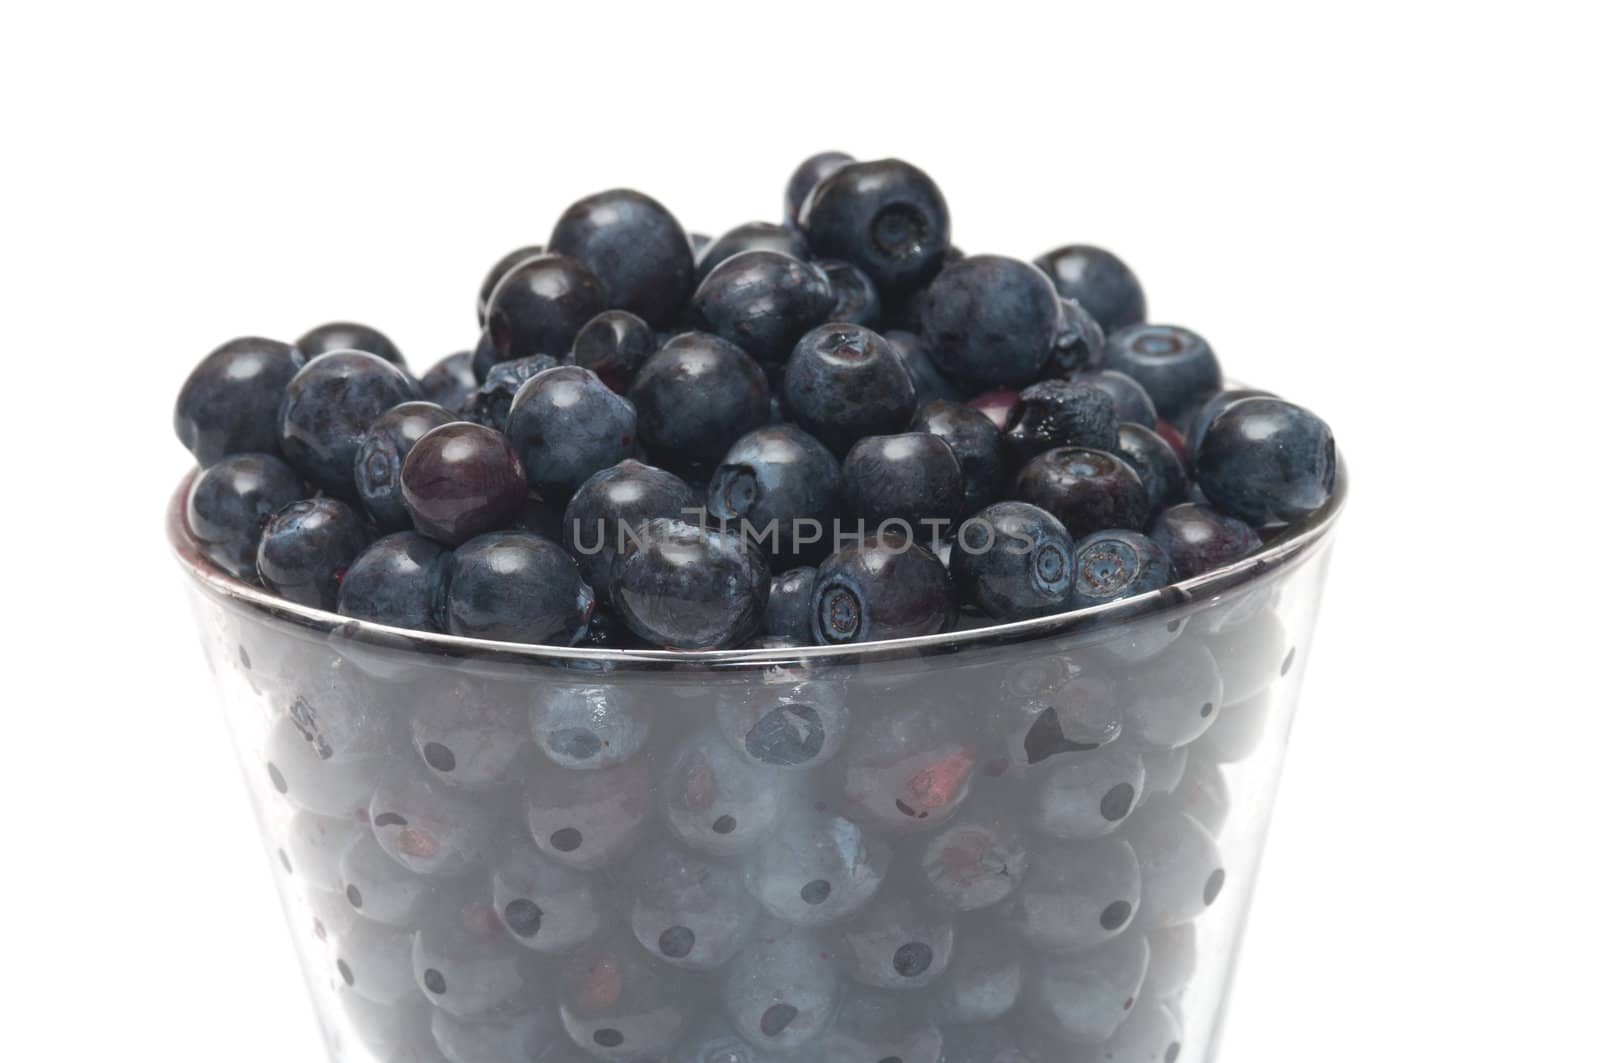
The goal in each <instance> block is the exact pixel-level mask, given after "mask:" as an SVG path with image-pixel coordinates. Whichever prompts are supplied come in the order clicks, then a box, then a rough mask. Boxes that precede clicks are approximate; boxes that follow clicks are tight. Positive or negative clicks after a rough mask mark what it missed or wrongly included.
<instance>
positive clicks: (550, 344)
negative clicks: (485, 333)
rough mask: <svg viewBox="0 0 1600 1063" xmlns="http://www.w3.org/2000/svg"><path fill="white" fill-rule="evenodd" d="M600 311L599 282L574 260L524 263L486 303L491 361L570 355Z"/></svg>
mask: <svg viewBox="0 0 1600 1063" xmlns="http://www.w3.org/2000/svg"><path fill="white" fill-rule="evenodd" d="M604 309H606V300H605V296H604V294H603V292H602V289H601V287H600V281H599V280H597V279H596V278H595V275H594V274H593V273H591V272H589V270H588V268H587V267H585V266H584V264H583V263H581V262H579V261H578V260H577V259H575V258H570V257H568V256H566V255H557V254H544V255H535V256H534V257H533V258H528V259H524V260H522V261H521V262H519V263H517V264H516V265H515V266H513V267H512V268H511V271H510V272H509V273H507V274H506V275H505V276H504V277H503V278H501V280H500V283H499V284H498V285H497V286H496V287H495V290H494V298H493V299H491V300H490V302H489V318H488V328H489V335H490V337H491V338H492V339H493V341H494V353H495V358H494V360H495V361H497V362H509V361H511V360H512V359H514V358H527V357H529V356H530V355H535V354H547V355H550V356H551V357H554V358H561V357H562V356H564V355H565V354H566V353H567V352H568V351H569V350H571V349H572V340H573V338H574V337H575V336H577V334H578V330H579V329H581V328H583V326H584V325H587V324H588V323H589V320H590V319H591V318H593V317H594V316H595V315H596V314H598V313H599V312H600V311H602V310H604ZM476 367H477V363H476V362H474V369H476Z"/></svg>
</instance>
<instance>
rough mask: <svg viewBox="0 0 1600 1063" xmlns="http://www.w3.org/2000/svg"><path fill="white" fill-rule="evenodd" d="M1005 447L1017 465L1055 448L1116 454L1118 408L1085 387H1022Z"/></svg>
mask: <svg viewBox="0 0 1600 1063" xmlns="http://www.w3.org/2000/svg"><path fill="white" fill-rule="evenodd" d="M1005 441H1006V448H1007V450H1009V451H1010V452H1011V458H1012V460H1013V461H1015V462H1016V463H1017V464H1019V465H1020V464H1022V463H1023V462H1025V461H1027V460H1028V459H1029V458H1031V457H1033V456H1034V455H1035V454H1042V453H1044V452H1045V451H1047V450H1053V449H1054V448H1056V447H1092V448H1094V449H1095V450H1114V449H1115V448H1116V445H1117V408H1116V404H1115V403H1114V402H1112V401H1111V396H1110V395H1107V394H1106V393H1105V392H1103V391H1101V390H1100V389H1099V388H1094V387H1090V386H1089V385H1087V384H1075V383H1072V382H1069V381H1066V380H1041V381H1040V382H1039V383H1037V384H1034V385H1032V386H1031V387H1027V388H1024V389H1023V391H1022V394H1021V395H1020V396H1019V397H1018V399H1017V405H1016V406H1015V407H1014V408H1013V409H1012V410H1011V414H1010V416H1009V417H1008V418H1007V422H1006V432H1005Z"/></svg>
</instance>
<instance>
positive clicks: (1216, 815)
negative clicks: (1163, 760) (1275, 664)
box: [1168, 694, 1272, 838]
mask: <svg viewBox="0 0 1600 1063" xmlns="http://www.w3.org/2000/svg"><path fill="white" fill-rule="evenodd" d="M1271 713H1272V697H1271V695H1268V694H1257V695H1256V696H1255V697H1253V698H1251V699H1250V700H1249V701H1241V702H1237V703H1235V704H1233V705H1224V706H1223V707H1222V708H1220V709H1218V710H1217V722H1216V723H1215V724H1213V725H1212V727H1211V729H1210V730H1209V731H1207V732H1206V733H1205V734H1204V735H1202V736H1201V737H1200V740H1199V741H1198V742H1196V743H1195V744H1194V745H1193V746H1192V747H1189V748H1191V749H1192V754H1191V755H1190V756H1189V757H1188V758H1187V759H1186V761H1185V763H1184V770H1183V778H1182V779H1180V780H1179V781H1178V785H1177V786H1175V787H1173V790H1172V796H1171V797H1170V798H1169V799H1168V800H1169V801H1170V802H1171V804H1172V805H1173V807H1175V808H1178V809H1181V810H1182V811H1183V812H1185V813H1187V814H1188V815H1190V816H1193V817H1194V820H1195V822H1196V823H1198V824H1200V825H1201V826H1202V827H1204V828H1205V829H1206V833H1207V834H1210V835H1211V836H1212V837H1213V838H1215V837H1219V836H1220V835H1221V834H1222V830H1223V828H1224V827H1226V826H1227V825H1228V811H1229V808H1230V806H1231V804H1232V799H1231V797H1230V796H1229V793H1228V782H1227V780H1226V779H1225V778H1224V777H1223V774H1222V765H1223V764H1237V763H1238V762H1239V761H1241V760H1244V759H1246V758H1247V757H1249V756H1250V754H1251V753H1253V752H1254V751H1255V748H1256V746H1257V745H1259V744H1260V742H1261V739H1262V737H1263V736H1264V735H1265V734H1266V731H1267V726H1268V722H1269V719H1270V717H1271Z"/></svg>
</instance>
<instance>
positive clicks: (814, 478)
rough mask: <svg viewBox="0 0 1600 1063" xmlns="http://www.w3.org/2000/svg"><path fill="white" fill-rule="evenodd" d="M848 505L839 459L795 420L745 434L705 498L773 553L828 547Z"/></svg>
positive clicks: (736, 527) (715, 475) (713, 477)
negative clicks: (835, 523)
mask: <svg viewBox="0 0 1600 1063" xmlns="http://www.w3.org/2000/svg"><path fill="white" fill-rule="evenodd" d="M843 505H844V474H843V473H842V471H841V470H840V468H839V461H838V459H837V458H835V457H834V456H833V454H832V453H831V452H830V451H829V450H828V448H827V447H825V446H823V445H822V444H821V443H820V442H818V441H817V440H816V439H815V438H813V437H812V436H810V435H807V434H806V433H805V432H804V431H803V430H801V429H799V428H797V427H795V426H794V425H791V424H775V425H767V426H765V427H762V428H757V429H756V430H755V431H753V432H750V433H747V434H746V435H744V436H741V437H740V438H739V440H738V441H737V442H735V443H734V444H733V446H732V447H730V448H729V450H728V452H727V453H726V454H724V455H723V457H722V464H721V465H718V466H717V470H716V471H715V472H714V473H712V474H711V484H710V488H709V490H708V492H707V500H706V509H707V510H708V511H709V512H710V514H711V516H713V517H715V518H717V520H719V521H726V522H728V523H729V526H730V527H731V528H732V530H734V531H735V532H736V533H738V534H744V535H748V536H750V537H751V538H750V541H751V544H752V545H761V546H764V547H765V548H766V550H767V553H768V554H769V555H770V556H771V557H774V558H796V557H800V556H805V555H811V554H816V553H819V552H820V551H821V550H825V549H826V547H825V546H822V545H821V544H823V543H825V542H826V541H827V538H828V536H829V535H831V534H832V531H833V522H834V520H835V519H836V518H837V517H838V516H839V513H840V511H841V509H842V507H843ZM802 522H806V523H805V524H804V526H802ZM802 540H809V545H808V544H807V543H806V542H803V541H802Z"/></svg>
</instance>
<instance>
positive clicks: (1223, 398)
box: [1183, 388, 1278, 454]
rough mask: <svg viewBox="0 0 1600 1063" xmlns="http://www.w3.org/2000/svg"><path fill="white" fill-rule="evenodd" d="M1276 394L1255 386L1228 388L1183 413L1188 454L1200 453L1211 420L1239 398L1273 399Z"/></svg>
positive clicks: (1209, 428)
mask: <svg viewBox="0 0 1600 1063" xmlns="http://www.w3.org/2000/svg"><path fill="white" fill-rule="evenodd" d="M1277 397H1278V396H1276V395H1274V394H1273V393H1272V392H1270V391H1260V390H1258V389H1256V388H1229V389H1227V390H1226V391H1219V392H1217V393H1216V394H1215V395H1213V396H1211V397H1210V398H1209V399H1207V400H1206V401H1205V402H1203V403H1201V404H1200V405H1199V406H1197V407H1195V408H1194V409H1193V410H1191V411H1189V412H1188V413H1187V414H1186V415H1184V417H1183V419H1186V420H1187V421H1188V425H1187V431H1186V432H1185V433H1184V442H1185V444H1186V445H1187V447H1188V451H1189V453H1190V454H1198V453H1200V444H1201V443H1202V442H1203V441H1204V440H1205V438H1206V433H1207V432H1208V431H1210V430H1211V422H1212V421H1215V420H1216V419H1217V415H1218V414H1220V413H1221V412H1222V411H1223V410H1225V409H1227V408H1228V407H1229V406H1232V405H1233V404H1234V403H1236V402H1238V401H1239V400H1240V399H1275V398H1277Z"/></svg>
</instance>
